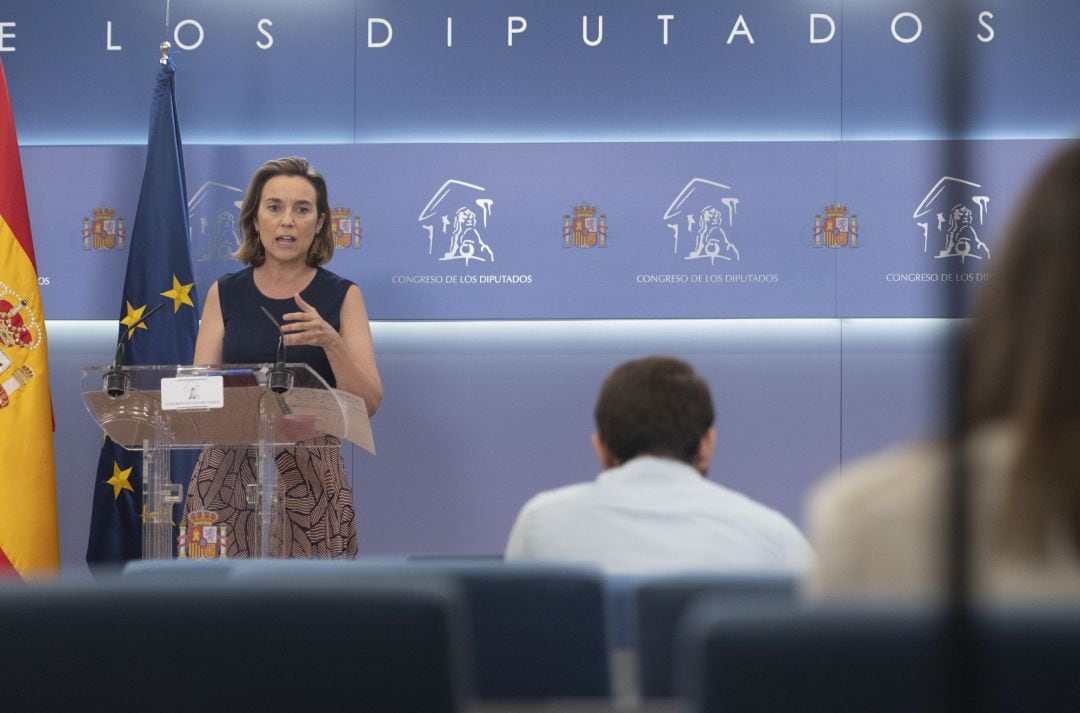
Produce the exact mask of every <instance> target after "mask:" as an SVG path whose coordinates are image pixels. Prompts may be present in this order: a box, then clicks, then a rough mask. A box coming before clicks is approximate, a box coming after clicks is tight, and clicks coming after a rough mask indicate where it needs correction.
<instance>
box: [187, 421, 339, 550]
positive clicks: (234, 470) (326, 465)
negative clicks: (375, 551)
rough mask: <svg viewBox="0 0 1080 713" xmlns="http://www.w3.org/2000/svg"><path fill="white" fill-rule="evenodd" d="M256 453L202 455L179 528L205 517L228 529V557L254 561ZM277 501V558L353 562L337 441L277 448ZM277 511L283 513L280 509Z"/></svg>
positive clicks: (273, 546)
mask: <svg viewBox="0 0 1080 713" xmlns="http://www.w3.org/2000/svg"><path fill="white" fill-rule="evenodd" d="M255 456H256V450H255V449H254V448H208V449H206V450H204V451H203V452H202V454H200V455H199V459H198V461H197V462H196V463H195V470H194V471H193V472H192V475H191V484H190V485H189V486H188V492H187V497H186V499H185V501H184V522H187V521H188V515H189V514H190V513H191V512H193V511H196V510H209V511H211V512H213V513H215V514H216V515H217V522H218V523H224V524H226V525H228V527H229V530H228V538H229V539H228V550H227V552H228V556H229V557H235V558H241V559H243V558H248V557H254V556H257V552H258V550H259V547H260V532H261V522H260V512H259V509H258V507H257V505H256V504H255V502H253V500H254V498H253V497H252V495H253V493H254V489H255V487H256V483H257V481H258V478H257V475H258V474H257V471H256V458H255ZM274 462H275V464H276V466H277V471H278V483H277V494H276V499H277V501H278V503H279V506H283V511H284V512H283V517H280V518H275V519H274V522H273V523H272V525H271V528H270V550H271V555H272V556H274V557H292V558H307V559H336V558H351V557H355V556H356V513H355V511H354V510H353V500H352V489H351V488H350V487H349V481H348V478H347V476H346V474H345V464H344V461H342V458H341V441H340V440H339V439H338V438H335V437H334V436H322V437H319V438H312V439H309V440H306V441H301V442H300V443H299V444H298V447H295V448H292V447H289V448H275V449H274ZM279 511H280V510H279Z"/></svg>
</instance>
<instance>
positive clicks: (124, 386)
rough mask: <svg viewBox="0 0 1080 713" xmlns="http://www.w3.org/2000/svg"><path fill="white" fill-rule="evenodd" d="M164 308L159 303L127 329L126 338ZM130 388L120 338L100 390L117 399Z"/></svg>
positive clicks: (163, 304)
mask: <svg viewBox="0 0 1080 713" xmlns="http://www.w3.org/2000/svg"><path fill="white" fill-rule="evenodd" d="M164 306H165V303H164V302H160V303H159V304H158V306H157V307H155V308H154V309H152V310H150V311H149V312H147V313H146V314H145V315H144V316H143V317H142V318H141V319H139V320H138V321H137V322H135V324H132V325H131V326H130V327H128V330H127V334H128V338H129V339H130V338H131V334H132V333H133V332H134V331H135V329H136V328H137V327H138V326H139V325H140V324H142V323H143V322H145V321H146V320H148V319H150V315H152V314H153V313H154V312H157V311H158V310H159V309H161V308H162V307H164ZM130 388H131V374H129V373H128V372H127V371H125V370H124V337H123V336H121V337H120V341H118V342H117V343H116V353H115V354H114V355H113V362H112V366H110V367H109V370H108V371H106V372H105V376H104V378H103V384H102V389H103V390H104V391H105V393H106V394H108V395H109V398H110V399H119V398H123V397H124V396H126V395H127V392H128V390H129V389H130Z"/></svg>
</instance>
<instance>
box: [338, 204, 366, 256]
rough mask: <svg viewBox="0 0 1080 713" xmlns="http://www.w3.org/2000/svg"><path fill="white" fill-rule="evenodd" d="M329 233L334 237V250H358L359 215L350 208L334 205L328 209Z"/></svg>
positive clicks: (359, 234)
mask: <svg viewBox="0 0 1080 713" xmlns="http://www.w3.org/2000/svg"><path fill="white" fill-rule="evenodd" d="M330 232H331V233H332V234H333V236H334V247H335V248H352V249H354V250H359V249H360V236H361V233H362V229H361V227H360V214H359V213H353V212H352V209H351V208H346V207H345V206H340V205H336V206H334V207H333V208H331V209H330Z"/></svg>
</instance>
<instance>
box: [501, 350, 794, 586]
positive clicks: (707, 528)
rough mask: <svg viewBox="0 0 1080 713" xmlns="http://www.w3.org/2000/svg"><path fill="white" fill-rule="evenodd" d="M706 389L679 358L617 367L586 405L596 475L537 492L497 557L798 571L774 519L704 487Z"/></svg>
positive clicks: (740, 498) (710, 442)
mask: <svg viewBox="0 0 1080 713" xmlns="http://www.w3.org/2000/svg"><path fill="white" fill-rule="evenodd" d="M714 418H715V414H714V412H713V405H712V399H711V398H710V396H709V388H708V386H707V385H706V384H705V382H704V381H703V380H702V379H701V377H699V376H698V375H697V374H695V373H694V371H693V369H691V367H690V366H689V365H688V364H686V363H685V362H682V361H679V360H678V359H672V358H669V357H649V358H645V359H639V360H636V361H630V362H626V363H625V364H622V365H621V366H619V367H618V368H616V369H615V371H613V372H612V373H611V374H610V375H609V376H608V377H607V378H606V379H605V380H604V384H603V386H602V388H601V390H600V397H599V399H598V400H597V403H596V427H597V432H596V433H594V434H593V437H592V441H593V447H594V448H595V449H596V454H597V457H598V458H599V459H600V467H601V468H602V470H603V472H601V473H600V475H599V476H598V477H597V478H596V480H594V481H592V482H588V483H578V484H575V485H569V486H566V487H562V488H558V489H555V490H551V491H548V492H544V493H540V494H539V495H537V496H535V497H533V498H532V499H531V500H530V501H529V502H528V503H526V505H525V507H524V508H522V510H521V512H520V514H519V515H518V518H517V521H516V522H515V523H514V527H513V530H512V531H511V533H510V541H509V543H508V544H507V547H506V558H507V559H532V560H556V561H562V562H579V563H590V564H596V565H599V566H601V567H602V568H604V569H605V570H606V571H608V572H612V573H626V574H650V573H658V572H670V571H675V570H705V569H708V570H724V571H733V572H793V573H798V572H801V571H802V570H803V569H804V568H805V567H806V566H807V565H808V564H809V560H810V557H811V551H810V547H809V545H808V544H807V542H806V540H805V538H804V537H803V536H802V534H801V533H800V532H799V530H798V529H796V527H795V526H794V525H793V524H792V523H791V522H790V521H789V520H788V519H787V518H785V517H784V516H783V515H781V514H780V513H778V512H776V511H774V510H772V509H770V508H768V507H766V506H764V505H761V504H760V503H757V502H755V501H753V500H751V499H750V498H748V497H746V496H745V495H742V494H740V493H737V492H735V491H733V490H729V489H728V488H725V487H723V486H721V485H718V484H716V483H712V482H710V481H708V480H707V479H706V478H705V471H706V468H707V467H708V465H709V460H710V458H711V457H712V455H713V449H714V448H715V446H716V429H715V428H714V427H713V425H712V424H713V421H714Z"/></svg>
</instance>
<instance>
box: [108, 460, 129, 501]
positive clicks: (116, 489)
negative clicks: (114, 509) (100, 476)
mask: <svg viewBox="0 0 1080 713" xmlns="http://www.w3.org/2000/svg"><path fill="white" fill-rule="evenodd" d="M130 477H131V468H127V469H125V470H120V464H119V463H117V462H116V461H113V467H112V477H111V478H109V479H108V480H106V481H105V482H106V484H108V485H111V486H112V489H113V500H116V499H117V498H119V497H120V491H121V490H130V491H131V492H132V494H134V493H135V488H133V487H131V483H129V482H128V478H130Z"/></svg>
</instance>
